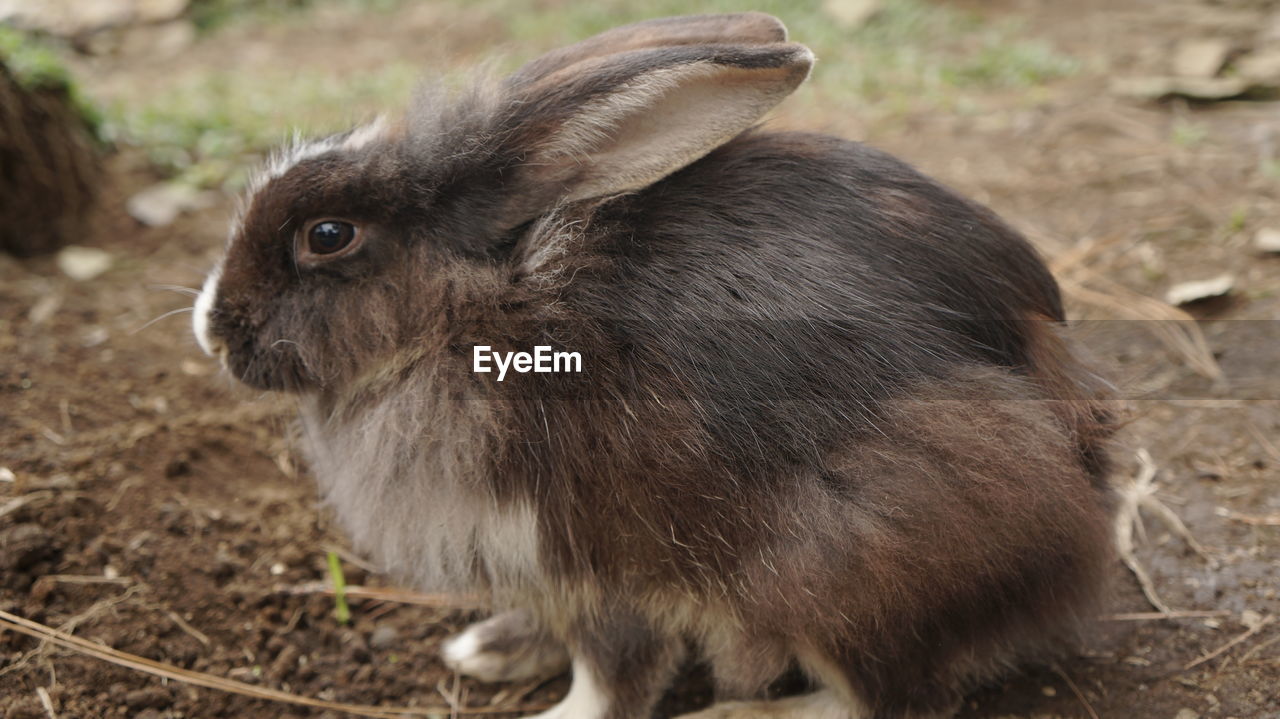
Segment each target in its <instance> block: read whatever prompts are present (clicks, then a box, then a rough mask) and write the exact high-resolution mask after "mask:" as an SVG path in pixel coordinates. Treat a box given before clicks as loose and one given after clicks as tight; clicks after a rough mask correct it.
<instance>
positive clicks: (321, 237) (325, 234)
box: [307, 220, 356, 255]
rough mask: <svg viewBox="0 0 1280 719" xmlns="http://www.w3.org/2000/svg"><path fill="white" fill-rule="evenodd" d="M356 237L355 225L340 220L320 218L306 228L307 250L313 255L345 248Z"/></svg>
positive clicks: (329, 253)
mask: <svg viewBox="0 0 1280 719" xmlns="http://www.w3.org/2000/svg"><path fill="white" fill-rule="evenodd" d="M355 238H356V226H355V225H353V224H351V223H350V222H343V221H341V220H322V221H320V222H317V223H315V224H313V225H311V227H310V228H309V229H308V230H307V250H308V251H309V252H310V253H311V254H313V255H332V254H333V253H335V252H339V251H341V250H344V249H346V248H347V246H348V245H350V244H351V241H352V240H354V239H355Z"/></svg>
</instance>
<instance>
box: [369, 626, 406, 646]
mask: <svg viewBox="0 0 1280 719" xmlns="http://www.w3.org/2000/svg"><path fill="white" fill-rule="evenodd" d="M399 638H400V634H399V632H397V631H396V630H395V627H389V626H386V625H385V624H384V625H383V626H380V627H378V628H377V629H375V630H373V634H371V635H369V645H370V646H372V647H373V648H374V649H386V648H387V647H389V646H391V645H392V644H395V641H396V640H397V639H399Z"/></svg>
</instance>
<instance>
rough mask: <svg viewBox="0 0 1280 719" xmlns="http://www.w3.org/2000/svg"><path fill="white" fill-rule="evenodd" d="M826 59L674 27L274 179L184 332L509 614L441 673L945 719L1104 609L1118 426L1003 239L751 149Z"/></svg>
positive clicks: (434, 584) (583, 55) (264, 186)
mask: <svg viewBox="0 0 1280 719" xmlns="http://www.w3.org/2000/svg"><path fill="white" fill-rule="evenodd" d="M813 62H814V56H813V54H812V53H811V52H810V51H809V50H808V49H807V48H805V47H804V46H802V45H799V44H795V43H792V42H789V41H788V40H787V32H786V29H785V28H784V26H783V25H782V23H781V22H780V21H778V20H777V19H776V18H773V17H771V16H769V15H764V14H760V13H744V14H731V15H703V16H689V17H673V18H665V19H659V20H650V21H645V22H640V23H638V24H633V25H627V26H624V27H619V28H616V29H613V30H610V31H607V32H604V33H603V34H600V35H598V36H595V37H593V38H590V39H587V40H585V41H583V42H580V43H578V44H576V45H572V46H569V47H566V48H562V49H559V50H555V51H553V52H551V53H549V54H547V55H545V56H542V57H540V58H538V59H536V60H533V61H532V62H529V63H528V64H526V65H524V66H523V67H521V68H519V69H518V70H516V71H515V72H514V73H512V74H510V75H509V76H506V77H504V78H493V79H479V80H477V81H476V82H475V83H474V86H472V87H470V88H467V89H463V90H459V89H456V88H454V89H431V88H425V89H423V90H421V91H420V92H419V93H418V95H417V96H416V97H415V98H414V100H413V102H412V103H411V104H410V106H409V109H408V110H407V112H406V113H405V114H404V116H403V117H402V118H391V119H387V118H379V119H377V120H375V121H373V122H370V123H368V124H366V125H362V126H359V127H357V128H355V129H353V130H350V131H347V132H343V133H339V134H335V135H332V136H327V137H323V138H320V139H315V140H309V141H302V140H296V141H295V142H294V143H293V144H291V145H290V146H289V147H286V148H284V149H283V150H281V151H279V152H277V153H276V154H275V155H274V156H273V157H272V159H271V160H269V161H268V163H267V164H266V166H265V168H264V169H263V170H262V171H261V173H260V175H259V176H258V177H257V178H256V179H254V180H253V181H252V182H251V183H250V185H249V187H248V189H247V195H248V197H247V201H246V202H245V203H244V207H243V209H242V211H241V213H240V214H239V216H238V218H237V219H236V220H235V221H234V222H233V224H232V227H231V233H230V240H229V243H228V246H227V250H226V254H225V256H224V257H223V258H222V259H221V260H220V261H219V263H218V264H217V265H216V267H215V269H214V270H213V271H212V272H211V273H210V274H209V276H208V278H207V280H206V282H205V284H204V287H203V289H202V291H201V293H200V294H199V296H198V298H197V300H196V303H195V314H194V331H195V335H196V338H197V340H198V342H199V344H200V345H201V347H202V348H203V349H204V350H205V351H206V352H207V353H209V354H210V355H212V356H216V357H217V358H219V360H220V362H221V364H222V365H223V366H224V367H225V369H226V371H227V372H228V373H229V374H230V375H232V376H234V377H235V378H237V379H238V380H239V381H240V382H242V383H244V384H245V385H248V386H249V387H252V388H256V389H259V390H269V391H276V392H283V393H288V394H290V395H293V396H295V397H296V398H297V402H298V405H299V415H300V425H301V428H302V431H301V432H300V436H301V441H302V444H303V449H304V450H305V454H306V456H307V459H308V462H309V465H310V468H311V471H312V473H313V474H314V476H315V478H316V481H317V484H318V486H319V490H320V492H321V493H322V496H323V497H324V499H325V501H326V502H327V504H328V506H330V507H331V508H332V509H333V511H334V512H335V514H336V516H337V518H338V520H339V521H340V524H341V526H342V527H344V529H345V531H346V532H348V533H349V536H350V539H351V541H352V542H353V545H354V546H355V547H356V548H357V550H358V551H360V552H362V553H364V554H365V555H367V556H368V557H370V558H371V559H373V560H374V561H375V562H377V563H378V564H379V565H380V566H381V567H383V568H385V569H386V570H387V571H388V572H389V573H391V574H393V575H394V576H395V577H397V578H398V579H399V580H400V581H405V582H408V583H411V584H412V585H414V586H417V587H420V588H423V589H426V590H431V591H445V592H473V593H484V594H485V595H486V596H487V597H489V598H490V600H491V601H492V604H493V607H494V609H495V611H496V614H495V615H494V617H493V618H491V619H488V620H486V621H485V622H482V623H481V624H478V625H476V626H474V627H472V628H470V629H468V630H465V631H464V632H463V633H462V634H460V635H458V636H457V637H454V638H453V639H451V640H449V641H448V642H446V643H445V644H444V648H443V652H444V658H445V661H446V662H448V663H449V665H450V666H453V667H455V668H457V669H459V670H461V671H464V672H468V673H471V674H473V675H475V676H477V677H479V678H481V679H486V680H491V681H500V680H511V679H520V678H530V677H539V676H546V675H548V674H554V673H556V672H560V671H564V670H565V669H566V668H571V671H572V679H571V685H570V689H569V691H568V694H567V696H566V697H565V698H564V699H563V701H562V702H561V703H559V704H557V705H556V706H555V707H553V708H551V709H549V710H547V711H545V712H544V713H542V714H539V715H538V717H539V718H540V719H648V718H649V717H651V716H653V715H654V713H655V712H656V711H657V706H658V703H659V700H660V699H661V697H662V696H663V694H664V692H666V691H667V690H668V689H669V687H670V685H671V684H672V683H673V681H674V679H675V677H676V675H677V673H678V671H679V670H680V668H681V667H682V666H683V665H684V664H685V663H687V662H694V661H700V662H704V663H705V664H706V666H708V667H709V668H710V675H711V679H712V681H713V682H714V686H715V692H716V698H715V701H714V703H712V704H711V705H710V706H709V707H706V708H704V709H702V710H701V711H699V712H697V713H695V714H691V715H686V716H689V717H697V718H698V719H713V718H725V719H729V718H734V719H748V718H753V717H771V718H773V719H792V718H794V719H799V718H800V717H804V718H805V719H855V718H858V719H868V718H873V717H874V718H876V719H890V718H899V717H902V718H905V717H913V718H924V717H947V716H951V715H953V714H954V713H955V712H956V711H957V708H958V706H959V705H960V702H961V700H962V698H963V697H964V696H965V693H966V692H968V691H970V690H972V689H973V688H974V687H976V686H978V685H980V684H981V683H982V682H986V681H990V680H992V679H993V678H995V677H998V676H1000V674H1001V673H1002V672H1004V671H1006V670H1007V669H1009V668H1010V667H1013V666H1016V665H1017V664H1019V663H1022V662H1026V661H1032V660H1035V659H1036V658H1037V657H1042V656H1045V653H1046V652H1053V651H1056V650H1057V648H1058V647H1061V646H1063V644H1062V642H1064V641H1066V640H1069V639H1070V638H1071V637H1073V636H1075V633H1076V632H1077V630H1078V628H1079V626H1080V623H1081V622H1082V621H1084V620H1086V619H1087V618H1088V616H1089V614H1090V612H1091V611H1093V610H1094V609H1096V607H1097V603H1098V601H1099V597H1100V595H1101V592H1102V587H1104V586H1105V579H1106V576H1107V574H1108V567H1109V566H1110V565H1111V559H1112V556H1113V549H1112V546H1111V540H1110V533H1109V531H1108V527H1109V523H1110V516H1111V514H1112V509H1113V504H1114V502H1113V499H1112V497H1111V492H1110V490H1109V489H1108V482H1107V475H1108V471H1109V459H1108V449H1107V447H1108V444H1109V442H1110V438H1111V436H1112V434H1113V433H1114V431H1115V429H1116V426H1117V421H1116V420H1115V418H1114V417H1115V414H1116V413H1115V411H1114V408H1112V407H1111V405H1110V404H1109V403H1110V401H1111V400H1110V397H1111V396H1112V394H1114V392H1113V391H1112V390H1111V388H1110V387H1109V385H1108V383H1107V382H1106V380H1105V379H1104V378H1103V377H1102V376H1101V374H1100V373H1099V372H1098V371H1097V370H1096V369H1094V368H1093V366H1092V364H1091V363H1090V362H1089V361H1086V360H1085V359H1081V357H1082V355H1081V353H1080V351H1079V350H1078V348H1076V347H1075V345H1074V344H1073V343H1072V342H1071V341H1069V339H1068V337H1067V335H1066V334H1065V333H1064V327H1065V325H1064V322H1065V320H1064V314H1063V306H1062V300H1061V298H1060V294H1059V289H1058V286H1057V284H1056V283H1055V280H1054V279H1053V277H1052V276H1051V274H1050V273H1049V271H1048V269H1047V268H1046V265H1045V263H1044V262H1043V261H1042V259H1041V258H1040V257H1039V255H1038V254H1037V253H1036V251H1035V250H1034V249H1033V248H1032V247H1031V246H1030V244H1029V243H1028V242H1027V241H1025V240H1024V239H1023V238H1022V237H1021V236H1020V235H1019V234H1018V233H1017V232H1016V231H1014V230H1013V229H1011V228H1010V227H1009V226H1008V225H1006V224H1005V223H1004V222H1002V221H1001V220H1000V219H999V218H998V217H997V216H996V215H995V214H993V213H992V212H991V211H990V210H988V209H986V208H984V207H982V206H979V205H977V204H975V203H973V202H971V201H969V200H966V199H964V198H962V197H960V196H958V195H957V194H955V193H954V192H952V191H950V190H948V189H946V188H944V187H943V186H942V185H940V184H938V183H937V182H934V181H932V180H930V179H928V178H926V177H924V176H923V175H921V174H920V173H919V172H917V171H915V170H914V169H912V168H911V167H909V166H907V165H906V164H904V163H903V162H901V161H899V160H897V159H895V158H893V157H890V156H889V155H887V154H885V153H883V152H880V151H877V150H875V149H872V148H870V147H867V146H865V145H862V144H859V143H856V142H852V141H847V140H844V139H839V138H836V137H831V136H826V135H820V134H811V133H801V132H785V131H771V130H766V129H763V128H761V127H760V126H759V123H760V121H761V118H762V117H763V116H764V114H765V113H766V112H768V111H769V110H770V109H771V108H773V107H774V106H775V105H777V104H778V103H779V102H781V101H782V100H783V98H785V97H786V96H787V95H789V94H790V93H791V92H792V91H794V90H795V89H796V88H797V87H798V86H799V85H800V84H801V83H802V82H803V81H804V80H805V79H806V78H807V76H808V75H809V71H810V69H811V67H812V65H813ZM538 347H542V348H554V349H555V350H556V351H564V352H570V351H572V352H576V353H579V354H580V356H581V368H580V369H581V371H565V370H564V368H561V370H560V371H543V370H538V371H534V370H530V369H528V368H529V366H530V364H529V362H527V361H526V362H524V363H523V365H524V369H520V368H521V362H520V361H519V355H518V354H516V353H521V352H524V353H528V352H531V351H533V350H534V349H535V348H538ZM480 348H484V350H485V351H488V352H493V353H498V354H502V353H506V354H505V355H504V356H507V357H512V356H514V357H516V358H517V359H516V360H515V362H514V363H513V364H512V365H511V366H514V367H516V369H518V370H520V371H512V372H507V373H506V374H505V376H504V377H502V378H501V379H499V376H498V373H496V372H492V371H480V370H479V369H478V367H479V363H478V361H477V353H478V352H480ZM787 676H792V677H796V676H798V677H800V678H801V679H802V681H803V685H802V687H800V688H797V689H795V690H794V691H791V692H789V693H788V692H782V691H780V690H779V686H780V684H779V679H780V678H783V677H787Z"/></svg>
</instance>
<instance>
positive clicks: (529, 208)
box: [194, 13, 813, 391]
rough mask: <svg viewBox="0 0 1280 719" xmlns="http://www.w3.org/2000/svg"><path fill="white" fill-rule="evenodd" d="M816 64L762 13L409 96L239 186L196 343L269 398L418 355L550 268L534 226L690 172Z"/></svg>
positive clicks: (670, 29)
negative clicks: (237, 209)
mask: <svg viewBox="0 0 1280 719" xmlns="http://www.w3.org/2000/svg"><path fill="white" fill-rule="evenodd" d="M812 62H813V56H812V54H811V53H810V52H809V50H808V49H806V48H804V47H803V46H800V45H796V44H790V43H786V42H785V30H784V29H783V28H782V26H781V25H780V24H779V23H778V22H777V21H776V20H774V19H773V18H770V17H768V16H765V15H759V14H754V13H748V14H743V15H736V16H706V17H701V18H698V17H694V18H677V19H671V20H661V21H653V22H650V23H641V24H638V25H633V26H628V27H627V28H622V29H620V30H618V31H612V32H608V33H604V34H602V35H599V36H596V37H595V38H592V39H590V40H587V41H585V42H582V43H579V44H577V45H574V46H570V47H568V48H564V49H561V50H558V51H555V52H553V53H550V54H548V55H546V56H543V57H541V58H539V59H537V60H535V61H533V62H531V63H529V64H527V65H525V66H524V67H522V68H521V69H519V70H518V71H517V72H515V73H514V74H513V75H511V76H510V77H508V78H506V79H505V80H502V81H500V82H493V83H487V84H482V85H480V86H478V87H477V88H475V89H472V90H469V91H467V92H464V93H458V92H445V91H436V92H432V91H424V92H422V93H421V95H420V97H419V98H418V99H417V101H416V102H415V103H414V105H413V106H412V107H411V109H410V110H409V112H408V113H407V114H406V115H405V117H404V119H402V120H398V121H385V120H379V121H377V122H373V123H371V124H368V125H365V126H363V127H359V128H357V129H354V130H351V131H349V132H346V133H342V134H338V135H334V136H331V137H327V138H323V139H320V140H315V141H310V142H301V141H296V142H295V143H293V145H292V146H291V147H289V148H288V149H286V150H284V151H282V152H279V153H278V154H277V155H276V156H275V157H274V158H273V159H272V160H271V161H270V162H269V163H268V165H267V167H266V168H265V169H264V170H263V171H262V172H261V174H260V176H259V177H258V178H257V179H256V180H255V181H254V182H253V183H251V185H250V189H249V193H248V198H247V202H246V203H245V206H244V211H243V212H242V213H241V215H240V217H239V218H238V220H237V221H236V222H235V223H234V226H233V228H232V233H231V239H230V243H229V246H228V250H227V254H226V257H225V258H224V260H223V261H222V262H221V263H220V264H219V265H218V267H217V268H216V269H215V270H214V272H213V273H211V274H210V276H209V278H208V280H207V281H206V283H205V286H204V289H203V291H202V292H201V294H200V296H199V298H198V300H197V302H196V312H195V321H194V322H195V332H196V336H197V338H198V340H199V342H200V344H201V346H202V347H203V348H204V349H205V351H206V352H209V353H210V354H215V355H218V356H219V357H220V358H221V360H222V361H223V363H224V364H225V365H226V367H227V368H228V369H229V370H230V371H231V372H232V373H233V374H234V376H236V377H237V378H238V379H240V380H242V381H243V382H245V383H247V384H249V385H251V386H254V387H258V388H263V389H274V390H291V391H308V390H313V389H320V388H325V387H329V386H334V385H341V384H343V383H345V382H349V381H351V380H352V379H353V378H355V377H358V376H362V375H365V374H368V373H370V372H379V371H383V370H384V369H385V368H386V367H387V366H388V365H389V364H394V363H395V362H396V361H397V359H398V358H399V359H403V358H405V357H406V356H410V355H414V354H418V355H419V356H420V355H421V353H423V352H428V351H430V345H431V344H432V342H433V339H432V338H440V339H439V342H437V344H443V343H444V342H446V341H447V340H446V339H444V338H447V336H448V335H449V331H450V323H451V322H454V323H456V322H457V319H458V318H457V316H456V314H457V313H458V312H464V311H479V310H480V309H483V308H485V307H497V306H499V305H501V288H502V287H503V286H504V285H505V286H510V285H511V284H513V283H519V282H520V279H521V276H522V272H523V271H527V270H528V264H529V262H528V261H529V258H530V257H542V256H545V255H547V254H548V253H539V252H538V251H537V250H538V248H537V247H536V244H537V238H536V237H531V235H535V234H536V228H537V226H538V224H539V223H535V222H532V221H534V220H536V219H537V218H539V217H543V216H546V215H548V214H549V213H552V212H554V211H555V210H556V209H557V208H562V207H565V206H567V205H570V204H573V203H592V202H596V201H600V200H602V199H605V198H608V197H611V196H615V195H618V194H621V193H627V192H632V191H636V190H639V189H641V188H644V187H646V186H648V185H650V184H652V183H654V182H657V181H658V180H660V179H662V178H663V177H665V176H667V175H669V174H670V173H673V172H675V171H677V170H679V169H680V168H682V167H684V166H686V165H688V164H690V163H692V162H694V161H696V160H698V159H699V158H701V157H702V156H703V155H705V154H706V153H708V152H710V151H711V150H713V149H714V148H716V147H717V146H719V145H721V144H723V143H724V142H726V141H728V140H729V139H731V138H733V137H734V136H736V135H738V134H740V133H742V132H743V131H744V130H747V129H748V128H750V127H751V126H752V125H753V124H755V123H756V122H757V121H758V120H759V119H760V118H761V116H763V114H764V113H765V112H767V111H768V110H769V109H770V108H772V107H773V106H774V105H775V104H777V103H778V102H779V101H780V100H781V99H782V98H783V97H785V96H786V95H788V94H789V93H790V92H791V91H792V90H794V89H795V88H796V86H797V85H799V84H800V83H801V82H802V81H803V80H804V78H805V77H806V76H807V74H808V71H809V68H810V66H811V64H812ZM531 228H533V229H532V230H531ZM522 257H523V258H524V261H523V262H522V261H521V258H522ZM522 268H523V269H522ZM468 308H469V309H468Z"/></svg>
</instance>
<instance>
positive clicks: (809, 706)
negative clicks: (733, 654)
mask: <svg viewBox="0 0 1280 719" xmlns="http://www.w3.org/2000/svg"><path fill="white" fill-rule="evenodd" d="M870 717H871V714H870V713H867V712H866V711H865V710H864V709H863V708H861V707H856V706H850V704H849V702H848V701H846V700H844V699H842V698H841V697H840V696H839V695H837V694H836V693H835V692H833V691H831V690H830V689H822V690H819V691H816V692H814V693H812V694H805V695H803V696H798V697H787V698H786V699H776V700H773V701H757V702H723V703H720V704H715V705H713V706H711V707H709V708H707V709H703V710H702V711H700V712H696V713H694V714H685V715H683V716H681V717H679V719H870Z"/></svg>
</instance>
